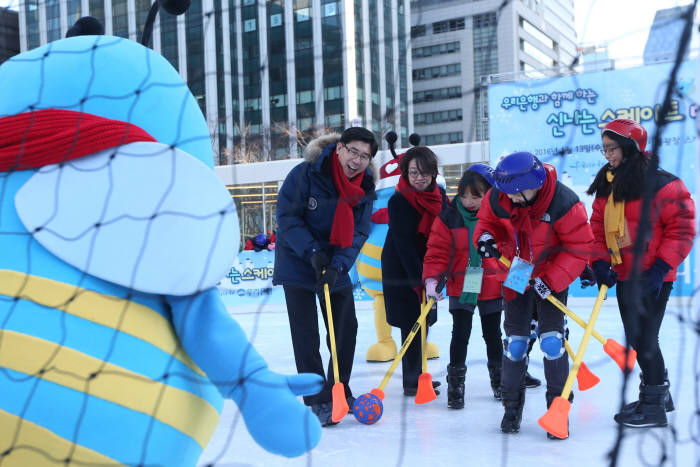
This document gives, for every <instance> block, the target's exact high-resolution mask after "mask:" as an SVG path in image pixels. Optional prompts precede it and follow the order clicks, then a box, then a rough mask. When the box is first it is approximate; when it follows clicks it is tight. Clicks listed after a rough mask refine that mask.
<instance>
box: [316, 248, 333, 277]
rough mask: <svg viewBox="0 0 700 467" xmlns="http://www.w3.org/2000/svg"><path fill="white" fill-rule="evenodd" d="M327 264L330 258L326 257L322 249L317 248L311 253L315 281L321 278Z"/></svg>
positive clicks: (329, 262)
mask: <svg viewBox="0 0 700 467" xmlns="http://www.w3.org/2000/svg"><path fill="white" fill-rule="evenodd" d="M329 264H331V260H330V259H328V256H327V255H326V253H325V252H324V251H323V250H318V251H317V252H316V253H314V254H313V255H311V266H312V267H313V268H314V272H315V273H316V280H317V281H318V280H320V279H321V276H322V275H323V271H325V270H326V268H327V267H328V265H329Z"/></svg>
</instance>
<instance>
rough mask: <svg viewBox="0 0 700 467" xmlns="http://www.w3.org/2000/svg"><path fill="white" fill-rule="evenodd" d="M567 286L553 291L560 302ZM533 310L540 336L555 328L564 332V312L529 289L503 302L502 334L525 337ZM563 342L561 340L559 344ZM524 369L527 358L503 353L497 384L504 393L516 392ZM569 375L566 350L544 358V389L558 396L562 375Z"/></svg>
mask: <svg viewBox="0 0 700 467" xmlns="http://www.w3.org/2000/svg"><path fill="white" fill-rule="evenodd" d="M568 292H569V289H568V288H566V289H564V290H562V291H561V292H558V293H555V294H553V295H554V297H556V298H557V299H559V301H561V302H562V303H566V297H567V296H568ZM535 312H537V322H538V325H537V326H538V328H539V333H540V335H542V334H544V333H546V332H551V331H557V332H560V333H561V334H562V336H563V335H564V313H562V312H561V311H559V309H558V308H557V307H555V306H554V305H553V304H552V303H550V302H549V301H548V300H543V299H542V298H540V296H539V295H537V293H536V292H535V291H534V290H532V288H530V289H527V290H526V291H525V294H522V295H521V294H517V295H516V296H515V298H514V299H513V300H510V301H508V302H506V313H505V320H504V322H503V329H504V330H505V333H506V336H508V337H510V336H525V337H527V338H528V339H529V336H530V323H531V321H532V318H533V316H534V313H535ZM562 345H563V343H562ZM526 371H527V357H525V358H524V359H522V360H520V361H513V360H511V359H509V358H508V357H506V356H505V355H503V369H502V371H501V386H502V388H503V391H504V392H516V391H518V390H519V389H520V388H521V387H522V386H524V384H525V383H524V382H525V372H526ZM568 374H569V361H568V356H567V355H566V352H564V354H563V355H562V356H561V357H559V358H556V359H553V360H550V359H548V358H545V359H544V376H545V378H546V380H547V392H549V393H551V394H555V395H557V396H558V395H560V394H561V392H562V390H563V389H564V383H565V382H566V377H567V376H568Z"/></svg>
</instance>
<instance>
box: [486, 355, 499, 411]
mask: <svg viewBox="0 0 700 467" xmlns="http://www.w3.org/2000/svg"><path fill="white" fill-rule="evenodd" d="M486 367H487V368H488V370H489V379H490V380H491V390H492V391H493V398H494V399H496V400H497V401H500V400H501V399H502V396H501V361H500V360H498V361H497V362H488V363H487V364H486Z"/></svg>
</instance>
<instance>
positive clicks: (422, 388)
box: [414, 306, 437, 404]
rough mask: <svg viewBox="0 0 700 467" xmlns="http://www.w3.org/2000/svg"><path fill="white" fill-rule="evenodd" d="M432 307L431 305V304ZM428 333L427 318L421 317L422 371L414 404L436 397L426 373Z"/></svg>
mask: <svg viewBox="0 0 700 467" xmlns="http://www.w3.org/2000/svg"><path fill="white" fill-rule="evenodd" d="M431 308H432V306H431ZM427 334H428V320H427V318H426V319H423V322H422V323H421V327H420V337H421V350H422V354H423V355H422V360H423V370H422V371H423V372H422V373H421V375H420V376H419V377H418V389H417V390H416V398H415V399H414V401H415V402H416V404H427V403H428V402H430V401H433V400H435V399H436V398H437V395H436V394H435V388H433V377H432V376H431V374H430V373H428V353H427V352H426V348H425V341H426V338H427Z"/></svg>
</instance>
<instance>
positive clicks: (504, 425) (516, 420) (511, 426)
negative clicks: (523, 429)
mask: <svg viewBox="0 0 700 467" xmlns="http://www.w3.org/2000/svg"><path fill="white" fill-rule="evenodd" d="M501 395H502V397H503V399H502V401H503V407H504V409H505V412H504V413H503V419H502V420H501V431H502V432H503V433H517V432H518V431H520V421H521V420H522V418H523V407H524V406H525V388H524V387H523V388H521V389H520V390H519V391H514V392H503V393H502V394H501Z"/></svg>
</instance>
